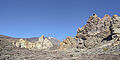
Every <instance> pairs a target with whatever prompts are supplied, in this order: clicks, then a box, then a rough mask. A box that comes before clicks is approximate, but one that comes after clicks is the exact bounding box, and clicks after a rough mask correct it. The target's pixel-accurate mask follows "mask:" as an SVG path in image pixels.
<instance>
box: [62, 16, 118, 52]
mask: <svg viewBox="0 0 120 60" xmlns="http://www.w3.org/2000/svg"><path fill="white" fill-rule="evenodd" d="M119 37H120V17H119V16H117V15H114V16H113V17H110V16H109V15H105V16H104V17H103V18H99V17H98V16H97V15H96V14H93V16H90V17H89V19H88V21H87V24H86V25H84V26H83V27H82V28H78V30H77V34H76V36H75V37H74V38H72V39H69V40H63V42H61V44H60V50H64V49H67V48H69V47H71V40H72V41H76V42H75V43H74V47H76V49H86V48H87V49H88V48H89V49H91V48H93V47H95V46H96V45H101V44H102V43H104V42H105V41H111V40H114V38H117V40H119V39H120V38H119Z"/></svg>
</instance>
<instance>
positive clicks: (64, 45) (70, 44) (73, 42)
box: [59, 36, 77, 50]
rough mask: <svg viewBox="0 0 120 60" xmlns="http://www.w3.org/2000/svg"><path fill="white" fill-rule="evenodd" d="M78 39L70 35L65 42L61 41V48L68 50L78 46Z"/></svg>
mask: <svg viewBox="0 0 120 60" xmlns="http://www.w3.org/2000/svg"><path fill="white" fill-rule="evenodd" d="M76 44H77V41H76V40H74V39H73V38H72V37H70V36H68V37H67V38H66V39H65V40H64V41H63V42H61V43H60V47H59V49H60V50H66V49H71V48H76V46H77V45H76Z"/></svg>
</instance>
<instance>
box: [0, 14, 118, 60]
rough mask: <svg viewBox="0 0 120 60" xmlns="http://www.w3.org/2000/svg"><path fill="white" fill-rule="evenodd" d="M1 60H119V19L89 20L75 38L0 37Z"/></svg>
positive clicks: (116, 16)
mask: <svg viewBox="0 0 120 60" xmlns="http://www.w3.org/2000/svg"><path fill="white" fill-rule="evenodd" d="M0 60H120V16H118V15H113V16H109V15H105V16H104V17H103V18H99V17H98V16H97V15H96V14H93V16H90V17H89V19H88V21H87V24H85V25H84V26H83V27H82V28H78V30H77V34H76V36H74V37H70V36H68V37H67V38H66V39H64V40H63V41H62V42H61V41H59V40H58V39H56V38H54V37H45V36H44V35H42V36H41V37H33V38H14V37H9V36H4V35H0Z"/></svg>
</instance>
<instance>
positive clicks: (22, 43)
mask: <svg viewBox="0 0 120 60" xmlns="http://www.w3.org/2000/svg"><path fill="white" fill-rule="evenodd" d="M13 45H15V46H16V47H19V48H28V49H32V50H39V49H49V48H51V47H53V44H52V43H51V42H50V41H49V40H48V39H47V38H45V37H44V36H43V35H42V36H41V37H40V38H39V40H38V41H34V42H30V41H27V40H24V39H19V40H17V41H15V42H13Z"/></svg>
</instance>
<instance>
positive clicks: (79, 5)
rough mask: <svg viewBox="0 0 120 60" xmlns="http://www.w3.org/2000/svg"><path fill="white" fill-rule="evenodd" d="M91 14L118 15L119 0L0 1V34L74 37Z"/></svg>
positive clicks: (60, 37)
mask: <svg viewBox="0 0 120 60" xmlns="http://www.w3.org/2000/svg"><path fill="white" fill-rule="evenodd" d="M93 13H96V14H97V15H98V16H99V17H103V16H104V14H109V15H111V16H112V15H114V14H117V15H120V0H0V34H2V35H7V36H12V37H16V38H26V37H27V38H28V37H40V36H41V35H45V36H52V37H55V38H57V39H59V40H62V39H65V38H66V37H67V36H72V37H74V36H75V35H76V32H77V28H78V27H82V26H84V25H85V24H86V21H87V19H88V18H89V16H91V15H92V14H93Z"/></svg>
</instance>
